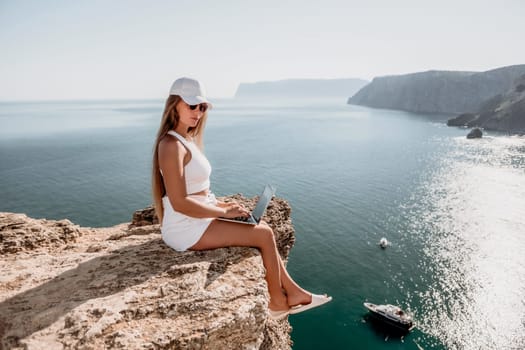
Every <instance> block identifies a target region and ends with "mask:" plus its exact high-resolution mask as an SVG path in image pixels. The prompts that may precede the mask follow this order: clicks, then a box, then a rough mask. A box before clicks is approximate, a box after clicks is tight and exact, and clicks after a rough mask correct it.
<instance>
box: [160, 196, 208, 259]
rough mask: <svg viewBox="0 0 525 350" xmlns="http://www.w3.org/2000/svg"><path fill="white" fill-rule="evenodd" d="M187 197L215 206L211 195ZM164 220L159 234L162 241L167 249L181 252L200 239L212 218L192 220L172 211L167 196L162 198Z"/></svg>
mask: <svg viewBox="0 0 525 350" xmlns="http://www.w3.org/2000/svg"><path fill="white" fill-rule="evenodd" d="M188 197H190V198H192V199H195V200H197V201H199V202H202V203H206V204H212V205H215V204H217V199H216V198H215V195H214V194H213V193H211V192H210V193H209V194H208V195H189V196H188ZM162 204H163V205H164V218H163V219H162V226H161V229H160V232H161V233H162V239H163V240H164V243H166V244H167V245H168V246H169V247H171V248H173V249H175V250H177V251H179V252H183V251H185V250H187V249H188V248H190V247H192V246H193V245H194V244H195V243H197V242H198V241H199V239H201V237H202V235H203V234H204V232H205V231H206V229H207V228H208V226H210V224H211V222H212V221H213V220H214V218H192V217H190V216H187V215H184V214H182V213H179V212H178V211H175V210H173V207H172V206H171V203H170V201H169V199H168V196H164V197H163V198H162Z"/></svg>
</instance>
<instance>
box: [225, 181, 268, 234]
mask: <svg viewBox="0 0 525 350" xmlns="http://www.w3.org/2000/svg"><path fill="white" fill-rule="evenodd" d="M274 195H275V187H273V186H271V185H266V186H265V187H264V190H263V192H262V194H261V195H260V196H259V200H258V201H257V205H256V206H255V209H253V211H252V212H251V213H250V216H248V217H238V218H231V219H229V218H218V220H222V221H230V222H236V223H239V224H247V225H257V224H258V223H259V222H260V221H261V218H262V216H263V215H264V212H265V211H266V208H268V204H270V202H271V200H272V198H273V196H274Z"/></svg>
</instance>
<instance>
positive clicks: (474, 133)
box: [467, 128, 483, 139]
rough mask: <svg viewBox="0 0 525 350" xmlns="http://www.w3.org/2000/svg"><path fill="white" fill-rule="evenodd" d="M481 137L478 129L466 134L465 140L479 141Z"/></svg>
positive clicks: (481, 132)
mask: <svg viewBox="0 0 525 350" xmlns="http://www.w3.org/2000/svg"><path fill="white" fill-rule="evenodd" d="M482 137H483V131H481V129H480V128H474V129H472V130H470V132H469V133H468V134H467V139H480V138H482Z"/></svg>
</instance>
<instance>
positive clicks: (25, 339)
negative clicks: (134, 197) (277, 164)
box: [0, 195, 295, 349]
mask: <svg viewBox="0 0 525 350" xmlns="http://www.w3.org/2000/svg"><path fill="white" fill-rule="evenodd" d="M223 200H237V201H241V202H243V203H244V204H245V205H246V206H247V207H253V206H254V204H255V202H254V200H255V199H246V198H244V197H242V196H241V195H235V196H232V197H228V198H223ZM290 211H291V210H290V207H289V205H288V203H287V202H286V201H284V200H282V199H278V198H276V199H274V200H273V201H272V203H271V204H270V206H269V208H268V210H267V213H266V216H265V218H264V219H265V220H266V221H267V222H268V223H269V225H270V226H272V228H273V229H274V232H275V235H276V239H277V242H278V246H279V250H280V253H281V255H282V256H283V258H286V257H287V256H288V253H289V251H290V248H291V247H292V245H293V243H294V240H295V238H294V230H293V226H292V225H291V219H290ZM153 218H154V215H152V208H149V209H145V210H143V211H139V212H138V213H136V214H135V215H134V221H133V222H132V223H131V224H120V225H117V226H114V227H109V228H84V227H79V226H77V225H74V224H72V223H71V222H69V221H67V220H62V221H53V220H45V219H40V220H37V219H32V218H29V217H27V216H25V215H24V214H15V213H0V249H1V252H2V254H1V261H0V264H1V265H0V266H1V269H2V272H1V275H0V349H103V348H115V349H289V348H290V346H291V340H290V336H289V333H290V330H291V328H290V325H289V323H288V322H287V320H283V321H278V322H277V321H272V320H269V319H268V318H267V302H268V300H267V292H266V282H265V280H264V273H265V272H264V267H263V264H262V260H261V257H260V254H259V252H258V250H256V249H253V248H222V249H216V250H210V251H205V252H184V253H179V252H176V251H174V250H172V249H170V248H169V247H167V246H166V245H165V244H164V243H163V242H162V239H161V237H160V234H159V225H158V224H153V223H152V220H153ZM148 220H149V221H148Z"/></svg>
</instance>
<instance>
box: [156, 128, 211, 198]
mask: <svg viewBox="0 0 525 350" xmlns="http://www.w3.org/2000/svg"><path fill="white" fill-rule="evenodd" d="M168 134H170V135H172V136H175V137H176V138H177V139H178V140H179V141H180V142H182V144H183V145H184V147H186V149H187V150H188V151H189V152H190V154H191V160H190V161H189V162H188V164H186V165H185V166H184V177H185V179H186V193H187V194H192V193H197V192H201V191H204V190H207V189H208V188H210V174H211V165H210V162H208V159H207V158H206V156H205V155H204V154H203V153H202V152H201V150H200V149H199V147H198V146H197V145H196V144H195V142H193V141H188V140H186V139H185V138H184V137H182V136H181V135H179V134H178V133H176V132H175V131H173V130H170V131H168ZM161 173H162V170H161Z"/></svg>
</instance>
